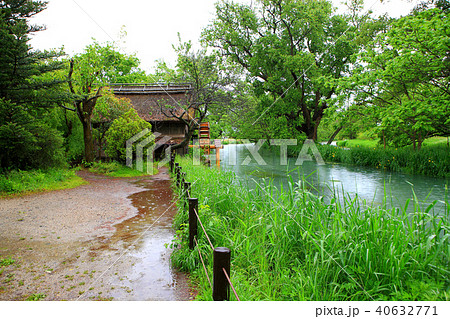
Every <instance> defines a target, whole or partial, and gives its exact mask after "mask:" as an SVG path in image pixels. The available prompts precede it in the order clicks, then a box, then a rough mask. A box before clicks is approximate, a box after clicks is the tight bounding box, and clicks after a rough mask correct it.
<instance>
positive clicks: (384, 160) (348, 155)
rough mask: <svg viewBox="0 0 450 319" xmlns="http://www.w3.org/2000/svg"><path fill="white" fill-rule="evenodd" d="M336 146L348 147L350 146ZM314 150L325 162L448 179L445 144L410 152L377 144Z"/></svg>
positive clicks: (448, 157)
mask: <svg viewBox="0 0 450 319" xmlns="http://www.w3.org/2000/svg"><path fill="white" fill-rule="evenodd" d="M348 144H349V145H348ZM366 144H370V143H366ZM340 145H342V146H345V147H348V146H350V147H351V145H352V144H351V143H341V144H340ZM318 148H319V150H320V154H321V155H322V157H323V159H324V160H325V161H330V162H339V163H346V164H352V165H359V166H369V167H375V168H378V169H382V170H386V171H392V172H405V173H410V174H423V175H429V176H437V177H450V149H449V148H448V147H447V145H436V146H426V147H422V148H421V149H420V150H419V151H416V152H413V151H412V150H411V147H405V148H399V149H396V148H386V149H383V147H380V146H379V145H376V146H375V147H367V146H359V145H356V146H354V147H351V148H350V149H342V148H340V147H334V146H328V145H319V146H318Z"/></svg>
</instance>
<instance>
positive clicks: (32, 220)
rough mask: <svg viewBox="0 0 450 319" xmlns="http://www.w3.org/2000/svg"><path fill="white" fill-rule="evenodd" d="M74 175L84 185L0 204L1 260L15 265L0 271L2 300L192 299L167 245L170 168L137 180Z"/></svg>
mask: <svg viewBox="0 0 450 319" xmlns="http://www.w3.org/2000/svg"><path fill="white" fill-rule="evenodd" d="M79 175H80V176H81V177H83V178H84V179H86V180H87V181H88V182H89V184H88V185H83V186H80V187H78V188H75V189H70V190H61V191H53V192H48V193H39V194H33V195H29V196H24V197H20V198H19V197H18V198H10V199H3V200H0V260H1V259H2V258H8V257H10V258H12V259H14V260H15V262H14V263H13V264H12V265H9V266H3V267H1V269H0V300H24V299H26V298H28V297H29V296H31V295H34V296H40V297H42V296H43V295H45V298H43V299H44V300H92V299H94V300H105V299H106V300H110V299H113V300H189V299H191V298H192V293H191V289H190V288H189V286H188V280H187V279H186V277H185V276H184V275H183V274H179V273H177V272H175V271H173V270H172V269H171V268H170V263H169V256H170V250H168V249H167V248H165V245H164V244H167V243H169V242H170V240H171V238H172V236H173V232H172V230H171V229H170V225H171V218H172V217H173V215H174V214H175V208H174V205H172V202H173V200H172V192H171V189H170V181H169V177H168V174H167V169H166V168H162V169H161V171H160V173H159V174H158V175H155V176H152V177H147V178H134V179H117V178H108V177H104V176H100V175H95V174H92V173H89V172H86V171H81V172H79ZM161 214H164V218H160V219H158V221H157V222H156V223H154V222H153V221H154V220H155V219H156V218H157V216H160V215H161ZM155 216H156V217H155ZM150 225H152V226H151V227H149V226H150ZM119 257H120V258H119ZM150 262H151V263H152V266H151V267H150V266H149V263H150ZM149 274H151V276H150V275H149Z"/></svg>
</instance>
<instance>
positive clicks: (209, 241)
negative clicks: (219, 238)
mask: <svg viewBox="0 0 450 319" xmlns="http://www.w3.org/2000/svg"><path fill="white" fill-rule="evenodd" d="M194 213H195V216H197V219H198V221H199V222H200V226H201V227H202V229H203V233H204V234H205V236H206V239H207V240H208V243H209V246H211V249H212V250H214V245H213V244H212V243H211V239H209V236H208V234H207V233H206V230H205V227H203V223H202V221H201V219H200V217H199V216H198V212H197V209H194Z"/></svg>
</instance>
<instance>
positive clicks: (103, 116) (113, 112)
mask: <svg viewBox="0 0 450 319" xmlns="http://www.w3.org/2000/svg"><path fill="white" fill-rule="evenodd" d="M131 109H132V105H131V101H130V100H129V99H127V98H117V97H116V96H115V95H114V93H113V92H112V91H111V90H108V89H106V88H105V89H104V90H103V96H102V98H101V99H99V101H98V102H97V105H96V106H95V109H94V111H93V113H92V124H93V126H94V129H93V134H94V139H95V141H96V147H97V149H98V157H99V158H100V157H101V153H102V151H104V150H105V149H106V141H105V134H106V132H107V131H108V129H109V128H110V127H111V125H112V123H113V121H114V120H115V119H117V118H119V117H120V116H123V115H124V114H125V113H126V112H127V111H129V110H131Z"/></svg>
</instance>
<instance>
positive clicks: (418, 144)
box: [417, 132, 423, 151]
mask: <svg viewBox="0 0 450 319" xmlns="http://www.w3.org/2000/svg"><path fill="white" fill-rule="evenodd" d="M422 142H423V140H422V134H421V133H420V132H419V134H418V137H417V150H418V151H420V148H421V147H422Z"/></svg>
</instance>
